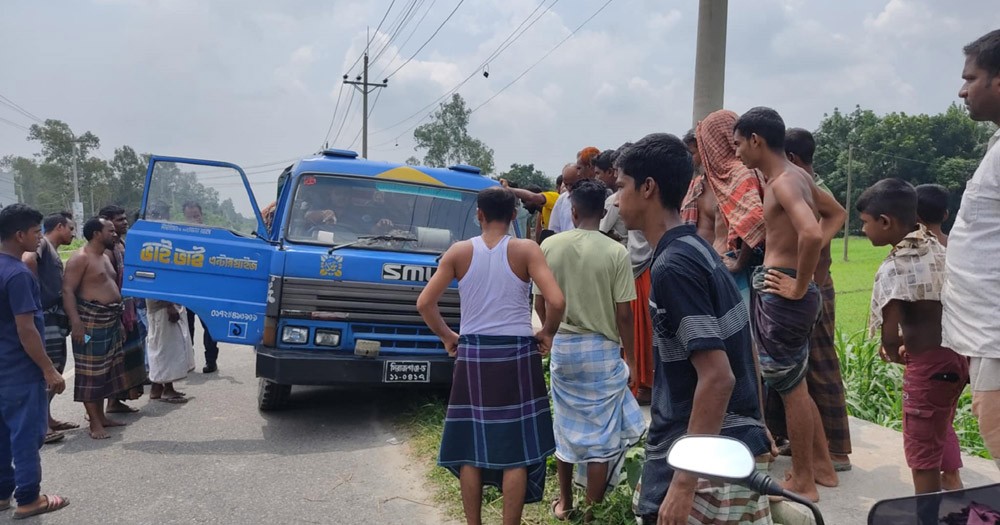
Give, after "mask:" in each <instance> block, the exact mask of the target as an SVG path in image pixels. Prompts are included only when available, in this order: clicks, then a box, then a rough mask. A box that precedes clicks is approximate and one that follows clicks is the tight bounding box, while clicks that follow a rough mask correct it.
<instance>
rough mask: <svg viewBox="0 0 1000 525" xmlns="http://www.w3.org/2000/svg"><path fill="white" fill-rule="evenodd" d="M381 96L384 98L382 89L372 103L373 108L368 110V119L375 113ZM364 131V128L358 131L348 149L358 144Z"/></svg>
mask: <svg viewBox="0 0 1000 525" xmlns="http://www.w3.org/2000/svg"><path fill="white" fill-rule="evenodd" d="M381 96H382V90H381V89H380V90H378V92H377V93H375V100H374V101H372V107H371V109H369V110H368V117H369V118H371V116H372V113H373V112H374V111H375V106H377V105H378V99H379V97H381ZM363 130H364V128H361V129H359V130H358V134H357V135H354V140H352V141H351V145H350V146H347V149H351V148H353V147H354V145H355V144H357V143H358V139H359V138H361V132H362V131H363Z"/></svg>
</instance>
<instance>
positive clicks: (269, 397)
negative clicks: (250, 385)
mask: <svg viewBox="0 0 1000 525" xmlns="http://www.w3.org/2000/svg"><path fill="white" fill-rule="evenodd" d="M291 392H292V385H282V384H279V383H275V382H274V381H269V380H267V379H264V378H260V382H259V383H258V385H257V408H258V409H259V410H261V411H262V412H267V411H270V410H281V409H282V408H285V405H286V404H287V403H288V395H289V394H291Z"/></svg>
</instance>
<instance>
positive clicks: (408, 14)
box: [371, 0, 424, 64]
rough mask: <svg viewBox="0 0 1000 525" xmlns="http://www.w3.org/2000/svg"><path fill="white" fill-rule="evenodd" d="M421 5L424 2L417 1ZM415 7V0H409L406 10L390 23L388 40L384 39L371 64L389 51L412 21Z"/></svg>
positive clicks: (421, 0)
mask: <svg viewBox="0 0 1000 525" xmlns="http://www.w3.org/2000/svg"><path fill="white" fill-rule="evenodd" d="M423 3H424V0H420V1H419V4H420V5H423ZM417 5H418V1H417V0H410V4H409V6H408V7H407V8H406V10H404V11H402V12H401V13H400V16H399V17H398V18H396V20H395V21H394V22H393V23H392V26H390V27H389V31H388V33H390V36H389V38H387V39H386V41H385V43H383V44H382V47H381V48H379V50H378V51H376V52H375V55H374V56H373V57H372V60H371V63H373V64H374V63H375V62H377V61H378V59H379V58H380V57H381V56H382V54H383V53H385V51H386V50H387V49H389V46H391V45H392V43H393V42H395V41H396V38H397V37H398V36H399V34H400V33H401V32H402V31H403V28H404V27H406V25H407V24H409V23H410V21H412V20H413V15H415V14H416V10H415V9H414V8H416V7H417ZM377 36H378V35H376V37H377Z"/></svg>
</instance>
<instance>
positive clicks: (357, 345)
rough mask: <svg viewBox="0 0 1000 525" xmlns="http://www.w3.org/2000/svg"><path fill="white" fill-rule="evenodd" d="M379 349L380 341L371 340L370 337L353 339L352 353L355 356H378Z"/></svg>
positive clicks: (380, 347) (380, 346)
mask: <svg viewBox="0 0 1000 525" xmlns="http://www.w3.org/2000/svg"><path fill="white" fill-rule="evenodd" d="M380 350H382V343H380V342H378V341H372V340H370V339H355V340H354V355H356V356H361V357H378V353H379V351H380Z"/></svg>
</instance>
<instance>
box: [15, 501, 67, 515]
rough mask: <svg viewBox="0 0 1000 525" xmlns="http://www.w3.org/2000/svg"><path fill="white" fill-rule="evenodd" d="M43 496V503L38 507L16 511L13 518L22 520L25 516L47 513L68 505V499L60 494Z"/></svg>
mask: <svg viewBox="0 0 1000 525" xmlns="http://www.w3.org/2000/svg"><path fill="white" fill-rule="evenodd" d="M42 497H44V498H45V505H42V506H41V507H38V508H37V509H35V510H29V511H28V512H23V513H18V512H15V513H14V516H13V518H14V519H16V520H23V519H25V518H30V517H32V516H38V515H39V514H47V513H49V512H55V511H57V510H59V509H62V508H65V507H66V506H67V505H69V500H68V499H66V498H63V497H61V496H55V495H53V496H42Z"/></svg>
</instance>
